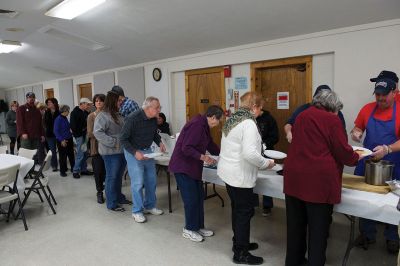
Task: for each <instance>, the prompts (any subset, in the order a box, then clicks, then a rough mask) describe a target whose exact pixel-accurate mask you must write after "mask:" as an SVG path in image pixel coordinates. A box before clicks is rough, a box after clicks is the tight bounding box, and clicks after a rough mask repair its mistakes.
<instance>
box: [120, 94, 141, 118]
mask: <svg viewBox="0 0 400 266" xmlns="http://www.w3.org/2000/svg"><path fill="white" fill-rule="evenodd" d="M136 110H139V105H138V104H137V103H136V102H135V101H134V100H131V99H129V98H128V97H125V99H124V101H123V102H122V103H121V107H120V108H119V113H120V114H121V115H122V117H127V116H128V115H129V114H130V113H133V112H135V111H136Z"/></svg>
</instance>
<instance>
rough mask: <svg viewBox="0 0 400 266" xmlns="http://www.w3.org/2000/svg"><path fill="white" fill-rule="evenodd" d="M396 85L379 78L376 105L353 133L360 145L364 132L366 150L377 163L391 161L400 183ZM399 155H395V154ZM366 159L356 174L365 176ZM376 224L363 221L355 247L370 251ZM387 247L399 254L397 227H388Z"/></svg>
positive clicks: (364, 110)
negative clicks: (381, 160)
mask: <svg viewBox="0 0 400 266" xmlns="http://www.w3.org/2000/svg"><path fill="white" fill-rule="evenodd" d="M395 90H396V83H395V82H394V81H393V80H392V79H387V78H380V79H377V80H376V83H375V91H374V93H375V98H376V102H372V103H369V104H366V105H365V106H364V107H363V108H362V109H361V110H360V112H359V114H358V116H357V118H356V120H355V122H354V124H355V127H354V128H353V130H352V131H351V133H350V134H351V137H352V139H353V140H354V141H357V142H360V141H361V137H362V134H363V132H364V131H366V133H365V139H364V142H363V145H364V147H365V148H368V149H370V150H373V151H374V153H373V154H372V156H374V157H375V158H376V159H383V160H388V161H391V162H393V163H394V164H395V168H394V171H393V179H400V152H398V151H400V141H399V139H400V138H399V132H400V130H399V127H400V106H399V105H400V101H396V100H395V95H396V91H395ZM394 151H396V152H394ZM364 173H365V158H364V159H363V160H360V161H359V163H358V165H357V167H356V169H355V171H354V174H355V175H360V176H364ZM376 223H377V222H376V221H373V220H368V219H363V218H360V233H361V235H360V236H359V237H358V238H357V239H356V240H355V243H354V244H355V245H356V246H359V247H363V248H364V249H367V248H368V244H372V243H375V242H376ZM385 226H386V227H385V238H386V247H387V250H388V252H389V253H393V254H397V253H398V251H399V235H398V233H397V226H395V225H389V224H386V225H385Z"/></svg>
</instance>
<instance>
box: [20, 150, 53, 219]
mask: <svg viewBox="0 0 400 266" xmlns="http://www.w3.org/2000/svg"><path fill="white" fill-rule="evenodd" d="M51 157H52V154H51V151H49V152H48V153H47V155H46V158H45V159H44V161H43V163H42V165H41V166H40V168H39V170H38V171H37V172H36V171H34V172H33V173H32V179H26V180H25V190H26V191H27V192H26V193H25V198H24V201H23V202H22V207H24V206H25V204H26V202H27V200H28V198H29V196H30V194H31V193H32V192H35V193H36V194H38V196H39V198H40V200H41V201H42V202H44V201H43V198H42V196H41V194H40V191H41V192H43V194H44V196H45V198H46V200H47V202H48V203H49V206H50V208H51V210H52V211H53V213H54V214H56V210H55V209H54V206H53V203H52V202H51V201H53V202H54V204H55V205H57V202H56V199H55V198H54V195H53V192H52V191H51V189H50V186H49V179H48V178H47V177H46V176H44V174H43V172H44V171H46V170H48V169H49V168H50V162H51ZM46 188H47V192H48V194H47V192H46ZM18 215H19V213H18V214H17V217H18Z"/></svg>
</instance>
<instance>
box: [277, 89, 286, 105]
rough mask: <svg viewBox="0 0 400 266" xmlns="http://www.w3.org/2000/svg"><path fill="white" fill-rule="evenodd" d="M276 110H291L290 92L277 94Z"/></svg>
mask: <svg viewBox="0 0 400 266" xmlns="http://www.w3.org/2000/svg"><path fill="white" fill-rule="evenodd" d="M276 108H277V109H289V92H288V91H280V92H277V95H276Z"/></svg>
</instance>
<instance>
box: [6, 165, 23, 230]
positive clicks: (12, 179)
mask: <svg viewBox="0 0 400 266" xmlns="http://www.w3.org/2000/svg"><path fill="white" fill-rule="evenodd" d="M19 166H20V164H19V163H18V164H15V165H12V166H10V167H7V168H3V169H0V188H2V190H0V204H3V203H6V202H9V204H10V205H9V207H8V212H6V214H7V220H6V221H7V222H8V221H9V220H10V214H11V213H12V211H13V209H14V207H15V205H16V204H17V203H18V207H19V210H18V215H19V214H20V213H21V215H22V221H23V223H24V227H25V231H26V230H28V226H27V224H26V220H25V214H24V211H23V209H22V204H21V199H20V198H19V194H18V189H17V178H18V171H19ZM10 184H12V187H10ZM7 190H8V191H7ZM17 217H18V216H17Z"/></svg>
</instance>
